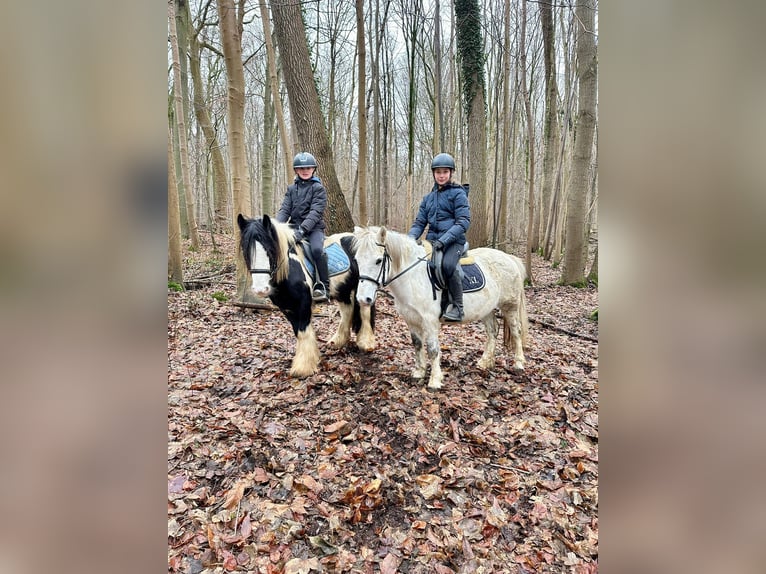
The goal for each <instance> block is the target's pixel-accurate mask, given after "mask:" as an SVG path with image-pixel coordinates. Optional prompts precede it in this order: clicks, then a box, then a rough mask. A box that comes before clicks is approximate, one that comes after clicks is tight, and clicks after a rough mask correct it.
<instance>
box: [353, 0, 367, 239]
mask: <svg viewBox="0 0 766 574" xmlns="http://www.w3.org/2000/svg"><path fill="white" fill-rule="evenodd" d="M356 46H357V54H358V58H359V61H358V66H359V82H358V85H357V112H356V113H357V117H358V119H359V163H358V166H359V168H358V169H359V175H358V177H357V179H358V182H359V183H358V185H359V187H358V189H359V220H360V222H361V223H362V225H368V224H369V223H370V221H369V216H368V215H367V102H366V99H365V95H366V93H367V84H366V82H365V77H366V75H367V74H366V72H365V68H366V65H365V64H366V62H365V60H366V58H367V51H366V50H365V46H364V0H356Z"/></svg>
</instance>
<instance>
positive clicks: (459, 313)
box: [442, 271, 463, 323]
mask: <svg viewBox="0 0 766 574" xmlns="http://www.w3.org/2000/svg"><path fill="white" fill-rule="evenodd" d="M447 288H448V289H449V294H450V299H451V300H452V303H450V305H449V307H447V310H446V311H445V312H444V315H442V319H444V320H445V321H449V322H451V323H458V322H460V321H462V320H463V279H462V277H461V276H460V273H459V272H458V271H455V272H454V273H453V274H452V277H450V278H449V280H448V281H447Z"/></svg>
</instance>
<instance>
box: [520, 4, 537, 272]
mask: <svg viewBox="0 0 766 574" xmlns="http://www.w3.org/2000/svg"><path fill="white" fill-rule="evenodd" d="M526 35H527V0H521V41H520V42H519V52H520V54H521V72H520V73H521V93H522V94H523V96H524V112H525V114H526V117H527V145H528V149H529V194H528V195H529V217H528V219H527V252H526V266H527V278H528V279H529V282H530V283H532V242H531V241H530V238H531V235H532V228H533V226H534V212H535V131H534V127H535V126H534V123H533V119H532V106H531V105H530V102H529V92H528V91H527V39H526Z"/></svg>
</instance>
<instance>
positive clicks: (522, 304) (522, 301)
mask: <svg viewBox="0 0 766 574" xmlns="http://www.w3.org/2000/svg"><path fill="white" fill-rule="evenodd" d="M516 320H517V321H518V322H519V328H520V330H521V347H522V348H523V349H527V342H528V341H529V319H528V317H527V298H526V295H524V291H522V292H521V297H520V298H519V304H518V305H517V306H516ZM503 344H504V345H505V348H506V349H510V348H511V326H510V325H509V322H508V320H507V319H503Z"/></svg>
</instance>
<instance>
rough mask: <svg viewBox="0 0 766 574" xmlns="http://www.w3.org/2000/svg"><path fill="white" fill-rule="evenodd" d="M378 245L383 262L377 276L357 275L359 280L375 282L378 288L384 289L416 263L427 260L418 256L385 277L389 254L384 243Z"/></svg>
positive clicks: (387, 271) (389, 265) (389, 261)
mask: <svg viewBox="0 0 766 574" xmlns="http://www.w3.org/2000/svg"><path fill="white" fill-rule="evenodd" d="M375 245H377V246H378V247H382V248H383V262H382V263H381V265H380V270H379V271H378V276H377V277H370V276H369V275H359V281H360V282H361V281H370V282H372V283H375V285H376V287H377V288H378V289H379V290H380V289H384V288H385V287H388V286H389V285H391V283H393V282H394V281H396V280H397V279H398V278H399V277H401V276H402V275H404V274H405V273H407V272H408V271H410V270H411V269H413V268H414V267H415V266H416V265H417V264H418V263H422V262H423V261H428V257H418V258H417V259H416V260H415V261H414V262H413V263H410V265H408V266H407V267H405V268H404V269H402V270H401V271H400V272H399V273H397V274H396V275H394V276H393V277H391V278H390V279H388V278H387V275H388V273H389V271H390V269H391V256H390V255H389V254H388V249H386V245H385V244H384V243H376V244H375Z"/></svg>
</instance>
